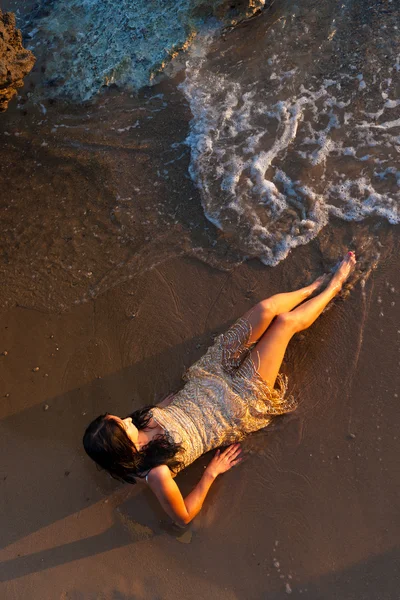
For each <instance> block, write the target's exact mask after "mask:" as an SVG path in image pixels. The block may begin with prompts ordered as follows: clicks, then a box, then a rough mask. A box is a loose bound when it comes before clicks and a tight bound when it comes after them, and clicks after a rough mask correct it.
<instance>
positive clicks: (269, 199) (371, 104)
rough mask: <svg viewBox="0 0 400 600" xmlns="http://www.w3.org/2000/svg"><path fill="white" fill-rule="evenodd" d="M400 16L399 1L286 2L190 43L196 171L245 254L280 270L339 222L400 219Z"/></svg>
mask: <svg viewBox="0 0 400 600" xmlns="http://www.w3.org/2000/svg"><path fill="white" fill-rule="evenodd" d="M317 7H318V8H317ZM316 9H317V10H316ZM399 17H400V10H399V5H398V3H396V4H395V3H390V4H387V3H384V4H383V3H379V2H378V3H377V2H375V1H371V0H364V1H362V2H353V1H352V0H350V1H346V2H343V3H340V4H339V3H337V2H330V1H329V2H324V3H322V4H321V3H315V2H314V1H313V0H303V1H302V2H294V1H292V0H289V1H287V2H282V3H278V4H277V8H276V9H275V7H273V10H271V11H266V12H265V13H264V14H262V15H261V16H260V18H258V19H257V21H255V22H252V23H249V24H247V25H246V26H242V27H239V28H238V29H237V30H235V31H233V32H231V33H229V34H227V35H226V36H224V37H222V38H221V36H219V35H216V36H215V37H212V36H208V37H207V36H205V37H204V38H203V39H200V40H197V42H195V43H194V46H193V48H192V51H191V55H190V57H189V60H188V62H187V67H186V79H185V82H184V84H183V86H182V88H183V90H184V92H185V94H186V97H187V99H188V101H189V102H190V107H191V111H192V113H193V120H192V122H191V125H190V128H191V130H190V135H189V136H188V140H187V142H188V144H189V145H190V148H191V165H190V172H191V175H192V177H193V179H194V180H195V181H196V183H197V184H198V186H199V188H200V191H201V197H202V203H203V207H204V210H205V213H206V215H207V216H208V218H209V219H210V220H211V221H212V222H213V223H215V224H216V225H217V226H218V227H220V228H221V229H223V230H224V231H227V232H230V233H232V235H233V236H234V238H235V241H236V242H237V243H238V244H239V245H240V247H241V249H242V251H243V252H244V253H246V254H248V255H250V256H258V257H259V258H261V259H262V260H263V262H265V263H266V264H269V265H274V264H276V263H277V262H279V261H280V260H282V259H283V258H285V256H286V255H287V253H288V252H289V251H290V249H291V248H294V247H296V246H298V245H299V244H305V243H307V242H308V241H309V240H310V239H313V238H314V237H315V236H317V235H318V233H319V232H320V231H321V229H322V228H323V227H324V226H325V225H326V224H327V223H328V221H329V219H330V217H331V216H336V217H339V218H341V219H345V220H348V221H352V220H353V221H361V220H363V219H365V218H366V217H368V216H378V217H379V218H381V219H385V220H387V221H388V222H390V223H393V224H394V223H398V222H399V212H398V211H399V201H400V170H399V168H398V158H399V151H400V146H399V144H400V137H399V131H400V100H399V91H400V62H399V61H400V31H399V29H398V24H399V23H400V19H399ZM249 39H251V43H249Z"/></svg>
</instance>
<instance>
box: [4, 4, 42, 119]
mask: <svg viewBox="0 0 400 600" xmlns="http://www.w3.org/2000/svg"><path fill="white" fill-rule="evenodd" d="M35 60H36V59H35V57H34V56H33V54H32V52H31V51H30V50H26V49H25V48H24V47H23V45H22V34H21V32H20V30H19V29H16V27H15V15H14V14H13V13H3V12H2V10H1V9H0V112H4V111H5V110H6V109H7V106H8V103H9V102H10V100H11V98H13V97H14V96H15V94H16V93H17V89H18V88H19V87H22V86H23V84H24V82H23V79H24V77H25V75H27V74H28V73H29V72H30V71H31V69H32V67H33V65H34V64H35Z"/></svg>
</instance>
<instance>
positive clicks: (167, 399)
mask: <svg viewBox="0 0 400 600" xmlns="http://www.w3.org/2000/svg"><path fill="white" fill-rule="evenodd" d="M174 396H175V394H168V396H166V397H165V398H164V400H161V402H159V403H158V404H157V406H161V407H163V406H168V404H171V402H172V400H173V399H174Z"/></svg>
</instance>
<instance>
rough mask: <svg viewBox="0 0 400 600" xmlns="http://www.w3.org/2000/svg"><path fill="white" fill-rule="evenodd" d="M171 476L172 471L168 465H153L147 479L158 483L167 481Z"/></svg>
mask: <svg viewBox="0 0 400 600" xmlns="http://www.w3.org/2000/svg"><path fill="white" fill-rule="evenodd" d="M170 478H171V471H170V469H169V467H168V466H167V465H158V466H157V467H153V468H152V469H151V470H150V471H149V472H148V473H147V475H146V477H145V481H146V482H147V483H156V482H161V481H165V480H166V479H170Z"/></svg>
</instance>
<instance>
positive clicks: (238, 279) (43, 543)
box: [0, 247, 400, 600]
mask: <svg viewBox="0 0 400 600" xmlns="http://www.w3.org/2000/svg"><path fill="white" fill-rule="evenodd" d="M312 250H314V253H312ZM317 257H318V253H317V252H316V249H315V248H314V249H312V248H310V247H306V248H301V249H299V250H298V252H296V253H294V254H293V256H292V257H291V258H290V259H289V260H287V261H285V262H284V263H283V264H281V265H279V266H278V267H276V268H274V269H269V268H266V267H262V266H261V265H260V264H259V263H258V262H250V263H248V264H244V265H241V266H240V267H237V268H236V269H233V270H232V271H231V272H229V273H224V274H223V273H221V272H220V271H217V270H214V269H212V268H210V267H208V266H205V265H204V264H202V263H200V262H198V261H196V260H194V259H186V258H178V259H171V260H169V261H167V262H166V263H164V264H163V265H162V266H160V267H157V268H154V269H152V270H151V271H149V272H147V273H145V274H143V275H142V276H139V277H137V278H136V279H135V280H134V281H129V282H126V283H124V284H121V285H118V286H115V287H114V288H113V289H112V290H110V291H107V292H106V293H104V294H102V295H101V296H99V297H98V298H97V299H96V300H94V301H90V302H88V303H85V304H83V305H80V306H77V307H76V308H74V309H72V310H70V311H68V312H66V313H64V314H51V313H49V312H46V311H43V310H39V311H37V310H31V309H24V308H22V307H14V308H11V309H9V310H8V311H4V312H3V313H2V314H1V317H0V328H1V332H2V336H1V343H2V348H0V350H1V351H3V350H7V352H8V354H7V355H6V356H1V361H0V369H1V381H2V402H1V412H2V416H1V436H0V439H1V456H2V464H1V483H0V485H1V488H2V489H1V499H2V500H1V502H2V511H1V514H2V526H1V530H2V546H3V547H2V550H1V560H2V563H1V570H0V573H1V580H2V584H1V589H2V592H1V595H2V597H4V598H18V599H21V598H24V599H25V598H30V599H41V600H45V599H49V600H50V599H51V600H54V599H55V598H73V599H78V598H79V599H81V598H82V599H85V600H87V599H92V598H93V599H98V598H107V599H108V598H115V599H117V598H118V599H122V598H126V599H127V598H130V599H135V600H136V599H141V598H143V599H155V598H162V599H163V600H164V599H166V600H167V599H169V598H171V599H172V598H177V597H179V598H184V599H192V598H193V599H194V598H196V599H198V598H221V599H233V598H235V599H236V598H238V599H243V600H253V599H257V600H261V599H262V598H266V597H268V598H284V597H286V595H287V594H288V593H291V594H292V596H293V597H299V598H300V597H306V598H312V599H317V598H318V599H319V598H324V599H331V598H332V599H334V598H335V599H336V598H342V599H347V598H349V599H350V598H364V599H371V600H377V599H393V600H394V599H395V598H398V589H399V583H400V582H399V571H398V560H399V558H400V556H399V541H400V528H399V518H398V489H399V483H400V482H399V471H398V469H397V467H396V465H397V463H398V457H397V455H398V418H397V415H398V401H399V399H398V396H397V394H398V381H399V379H398V374H399V364H398V330H397V327H398V301H399V286H400V281H399V276H398V258H399V257H398V252H396V253H394V254H393V255H392V256H390V257H389V258H387V260H386V261H385V263H383V264H381V265H380V267H379V269H378V270H376V271H375V272H373V273H372V275H371V276H370V278H369V279H368V281H367V282H366V285H365V289H364V290H363V289H362V288H361V287H360V286H358V287H356V288H355V289H354V290H353V291H352V292H351V295H350V296H349V297H348V298H347V299H346V300H338V301H337V302H336V303H335V306H334V307H333V308H332V309H331V310H329V311H327V312H326V313H325V314H324V315H322V317H321V319H320V320H319V322H318V323H317V324H316V325H315V326H314V327H313V328H312V329H310V330H309V331H307V332H306V333H305V335H304V337H302V336H300V339H295V340H294V341H293V342H292V344H291V347H290V349H289V352H288V355H287V360H286V361H285V371H286V372H287V373H288V374H289V375H290V381H291V386H292V388H293V391H294V393H296V394H297V395H298V397H299V399H300V407H299V409H298V411H297V412H296V413H294V414H293V415H291V416H288V417H284V418H282V419H280V420H278V421H276V424H274V425H273V426H272V427H270V428H269V430H265V431H263V432H260V433H259V434H256V435H254V436H252V437H251V438H249V439H248V441H246V443H245V449H246V452H247V454H248V460H247V461H246V462H245V463H244V464H243V465H241V466H240V467H238V468H236V469H234V470H232V471H231V472H229V473H227V474H226V475H225V476H222V477H220V479H219V480H218V481H217V482H216V484H215V486H214V488H213V489H212V491H211V493H210V496H209V497H208V498H207V501H206V503H205V506H204V508H203V510H202V512H201V513H200V515H199V516H198V517H197V518H196V519H195V521H194V523H193V524H192V526H191V527H190V528H189V530H188V532H186V533H185V535H184V536H183V537H182V538H181V539H177V538H176V537H174V535H172V533H171V531H170V530H169V529H168V527H167V525H166V522H167V519H165V518H164V516H163V515H162V513H161V511H160V509H159V508H158V507H157V504H156V502H155V501H154V499H153V498H152V497H151V495H150V493H149V492H148V491H147V490H143V489H139V487H137V488H135V487H129V486H123V485H120V484H118V483H117V482H115V481H113V480H112V479H110V478H109V477H108V476H107V475H105V473H102V472H98V471H96V468H95V467H94V465H93V464H91V462H90V461H89V459H87V458H86V457H85V456H84V452H83V449H82V447H81V436H82V432H83V430H84V427H85V425H86V424H87V423H88V422H89V421H90V420H91V418H92V417H94V416H96V415H97V414H99V413H101V412H103V411H106V410H108V411H115V412H117V413H119V414H124V413H127V412H128V411H130V410H132V408H136V407H139V406H140V405H142V404H143V403H148V402H153V401H157V400H159V399H160V398H162V397H163V394H165V393H166V392H168V391H170V390H174V389H176V388H177V387H178V386H179V385H180V376H181V373H182V371H183V369H184V367H185V366H188V365H190V364H191V362H193V361H194V360H195V359H196V358H197V357H198V356H200V355H201V354H202V352H204V350H205V348H206V347H207V345H208V344H209V343H210V341H211V339H212V338H211V336H212V334H213V333H215V332H218V331H220V330H222V329H223V328H224V327H226V326H227V325H228V324H229V323H230V322H231V321H232V320H233V319H234V318H236V317H237V316H239V315H240V314H241V313H242V312H244V311H245V310H246V309H247V308H248V307H249V306H250V305H251V304H252V303H254V302H256V301H257V300H259V299H261V298H263V297H265V296H267V295H270V294H272V293H274V292H276V291H278V290H282V289H283V290H285V289H290V288H291V287H293V286H295V285H298V284H300V283H301V282H302V281H305V280H307V275H305V273H307V272H310V271H314V269H317V268H318V266H317V262H318V260H317ZM313 261H314V262H313ZM392 288H393V289H394V290H395V291H394V292H393V291H392ZM381 313H382V316H380V315H381ZM133 315H135V316H134V317H133ZM36 367H39V370H38V371H33V369H35V368H36ZM207 460H208V457H205V458H204V459H201V460H200V461H198V462H197V463H195V464H194V465H193V466H192V467H190V468H189V469H187V470H186V471H185V472H184V473H183V474H181V475H180V476H179V481H178V482H179V484H180V485H181V486H182V488H183V489H184V490H187V489H190V487H191V486H192V485H193V484H194V483H195V482H196V481H197V480H198V478H199V476H200V473H201V471H202V468H203V466H204V465H205V464H206V462H207Z"/></svg>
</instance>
